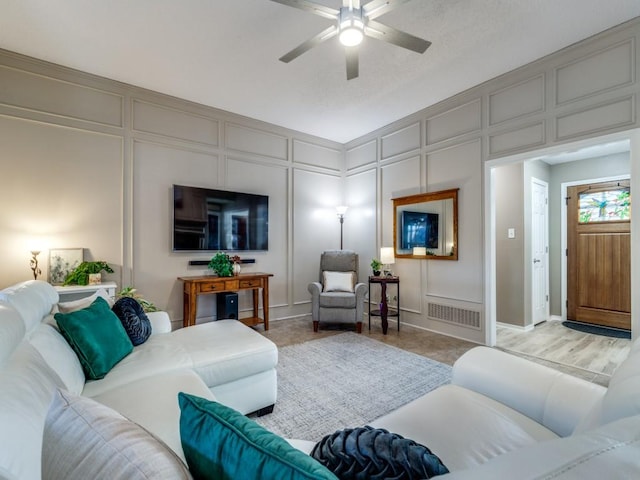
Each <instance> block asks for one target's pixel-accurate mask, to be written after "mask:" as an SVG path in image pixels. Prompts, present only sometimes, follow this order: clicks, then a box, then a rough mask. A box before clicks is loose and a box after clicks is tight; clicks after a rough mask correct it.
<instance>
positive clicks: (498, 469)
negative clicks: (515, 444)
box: [443, 415, 640, 480]
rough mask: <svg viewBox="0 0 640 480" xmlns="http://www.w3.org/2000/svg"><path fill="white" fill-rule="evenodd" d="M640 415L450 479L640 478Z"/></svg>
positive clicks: (539, 445)
mask: <svg viewBox="0 0 640 480" xmlns="http://www.w3.org/2000/svg"><path fill="white" fill-rule="evenodd" d="M639 472H640V415H637V416H634V417H627V418H623V419H621V420H617V421H615V422H612V423H609V424H607V425H604V426H602V427H599V428H597V429H595V430H591V431H589V432H585V433H582V434H579V435H572V436H570V437H566V438H559V439H556V440H551V441H548V442H539V443H537V444H535V445H531V446H529V447H527V448H520V449H516V450H514V451H512V452H509V453H505V454H504V455H500V456H498V457H496V458H493V459H491V460H489V461H487V462H486V463H484V464H483V465H479V466H477V467H475V468H469V469H466V470H460V471H455V472H453V469H452V473H450V474H448V475H446V476H445V477H443V480H444V478H446V479H447V480H496V479H503V478H505V479H518V480H540V479H553V480H587V479H597V480H601V479H607V480H628V479H631V478H639V474H638V473H639Z"/></svg>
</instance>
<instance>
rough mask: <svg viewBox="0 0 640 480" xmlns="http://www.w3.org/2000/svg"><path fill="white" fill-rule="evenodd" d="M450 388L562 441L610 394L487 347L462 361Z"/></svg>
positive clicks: (456, 364)
mask: <svg viewBox="0 0 640 480" xmlns="http://www.w3.org/2000/svg"><path fill="white" fill-rule="evenodd" d="M451 383H453V384H455V385H459V386H462V387H465V388H468V389H470V390H473V391H475V392H478V393H481V394H483V395H485V396H487V397H490V398H492V399H493V400H496V401H498V402H500V403H502V404H504V405H507V406H508V407H510V408H513V409H514V410H517V411H518V412H520V413H522V414H523V415H526V416H528V417H529V418H531V419H533V420H535V421H537V422H538V423H540V424H542V425H544V426H545V427H547V428H549V429H550V430H552V431H553V432H555V433H556V434H558V435H560V436H563V437H565V436H568V435H571V434H572V433H573V431H574V430H575V428H576V426H577V425H578V423H579V422H580V421H581V420H582V419H583V418H584V417H585V416H586V415H588V414H589V413H590V412H591V410H592V409H593V408H596V405H597V404H599V402H600V400H601V399H602V397H603V396H604V394H605V392H606V391H607V389H606V388H605V387H602V386H600V385H597V384H594V383H591V382H588V381H586V380H582V379H580V378H577V377H574V376H571V375H567V374H565V373H562V372H559V371H558V370H554V369H552V368H549V367H546V366H544V365H541V364H538V363H535V362H532V361H529V360H526V359H524V358H521V357H517V356H515V355H511V354H508V353H505V352H502V351H500V350H496V349H494V348H488V347H476V348H473V349H471V350H469V351H468V352H467V353H465V354H464V355H463V356H462V357H460V358H459V359H458V361H457V362H456V363H455V365H454V367H453V376H452V381H451Z"/></svg>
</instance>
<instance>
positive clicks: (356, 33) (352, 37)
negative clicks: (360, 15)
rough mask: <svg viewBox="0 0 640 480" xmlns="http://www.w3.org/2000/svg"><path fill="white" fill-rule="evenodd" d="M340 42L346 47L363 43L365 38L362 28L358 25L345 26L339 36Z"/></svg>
mask: <svg viewBox="0 0 640 480" xmlns="http://www.w3.org/2000/svg"><path fill="white" fill-rule="evenodd" d="M338 38H339V40H340V43H341V44H342V45H344V46H345V47H355V46H356V45H360V43H362V39H363V38H364V34H363V33H362V30H360V29H358V28H357V27H349V28H345V29H343V30H342V31H341V32H340V36H339V37H338Z"/></svg>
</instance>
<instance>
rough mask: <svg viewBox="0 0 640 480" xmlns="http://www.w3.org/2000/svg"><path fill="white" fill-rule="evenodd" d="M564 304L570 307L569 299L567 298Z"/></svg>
mask: <svg viewBox="0 0 640 480" xmlns="http://www.w3.org/2000/svg"><path fill="white" fill-rule="evenodd" d="M564 305H565V307H567V308H569V300H565V301H564Z"/></svg>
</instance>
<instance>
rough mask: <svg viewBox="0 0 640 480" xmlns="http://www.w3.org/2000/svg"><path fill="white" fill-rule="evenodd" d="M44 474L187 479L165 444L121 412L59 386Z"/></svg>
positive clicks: (45, 442)
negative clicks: (63, 389)
mask: <svg viewBox="0 0 640 480" xmlns="http://www.w3.org/2000/svg"><path fill="white" fill-rule="evenodd" d="M43 439H44V440H43V448H42V479H43V480H48V479H51V480H58V479H62V478H65V479H76V478H77V479H81V478H82V479H85V478H86V479H89V478H105V477H108V478H126V479H131V480H135V479H141V480H142V479H147V480H150V479H167V480H170V479H171V480H172V479H190V478H192V477H191V475H190V474H189V472H188V470H187V468H186V467H185V465H184V463H182V461H181V460H180V459H179V458H178V457H177V456H176V455H175V453H173V452H172V451H171V450H170V449H169V448H167V446H166V445H164V444H163V443H162V442H161V441H159V440H158V439H157V438H155V437H154V436H153V435H151V434H150V433H149V432H147V431H146V430H145V429H143V428H142V427H140V426H139V425H137V424H135V423H133V422H131V421H129V420H127V419H126V418H124V417H123V416H122V415H120V414H119V413H117V412H115V411H114V410H111V409H110V408H108V407H106V406H104V405H101V404H100V403H98V402H95V401H93V400H91V399H89V398H86V397H78V396H75V395H71V394H69V393H67V392H63V391H58V392H56V394H55V395H54V397H53V401H52V403H51V407H50V408H49V412H48V414H47V417H46V422H45V426H44V435H43Z"/></svg>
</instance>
